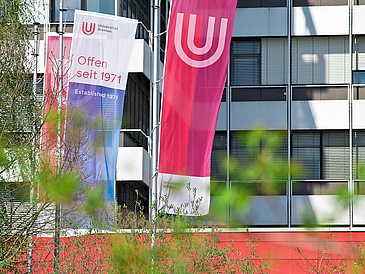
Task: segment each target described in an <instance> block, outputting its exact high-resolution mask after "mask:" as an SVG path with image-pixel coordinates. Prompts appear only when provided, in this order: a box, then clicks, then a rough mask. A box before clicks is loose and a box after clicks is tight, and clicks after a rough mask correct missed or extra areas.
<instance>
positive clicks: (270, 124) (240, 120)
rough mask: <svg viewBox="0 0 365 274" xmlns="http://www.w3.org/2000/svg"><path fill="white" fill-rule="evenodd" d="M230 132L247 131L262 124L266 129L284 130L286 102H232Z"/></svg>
mask: <svg viewBox="0 0 365 274" xmlns="http://www.w3.org/2000/svg"><path fill="white" fill-rule="evenodd" d="M231 117H235V119H231V130H249V129H252V127H253V126H254V125H255V124H258V123H263V124H265V125H266V126H267V128H268V129H280V130H281V129H286V128H287V127H286V124H287V123H286V102H285V101H271V102H269V101H262V102H252V101H251V102H232V103H231Z"/></svg>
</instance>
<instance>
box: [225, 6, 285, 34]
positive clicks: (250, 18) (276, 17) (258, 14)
mask: <svg viewBox="0 0 365 274" xmlns="http://www.w3.org/2000/svg"><path fill="white" fill-rule="evenodd" d="M286 18H287V8H285V7H280V8H238V9H237V10H236V19H235V22H234V28H233V34H232V36H233V37H253V36H256V37H263V36H287V20H286Z"/></svg>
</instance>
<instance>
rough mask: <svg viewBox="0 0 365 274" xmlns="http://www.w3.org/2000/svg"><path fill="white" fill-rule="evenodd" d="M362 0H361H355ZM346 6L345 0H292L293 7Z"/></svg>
mask: <svg viewBox="0 0 365 274" xmlns="http://www.w3.org/2000/svg"><path fill="white" fill-rule="evenodd" d="M355 1H362V0H355ZM339 5H344V6H347V0H293V6H294V7H307V6H339Z"/></svg>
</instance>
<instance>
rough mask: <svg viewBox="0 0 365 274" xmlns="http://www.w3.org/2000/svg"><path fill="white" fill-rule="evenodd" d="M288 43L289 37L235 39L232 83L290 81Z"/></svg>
mask: <svg viewBox="0 0 365 274" xmlns="http://www.w3.org/2000/svg"><path fill="white" fill-rule="evenodd" d="M287 44H288V40H287V38H257V39H251V40H247V39H234V40H232V42H231V53H230V54H231V56H230V57H231V66H230V77H231V79H230V81H231V85H232V86H260V85H263V86H264V85H267V86H274V85H286V84H287V83H288V81H287V77H288V69H287V67H288V64H287V63H288V62H287V55H288V54H287V47H288V45H287Z"/></svg>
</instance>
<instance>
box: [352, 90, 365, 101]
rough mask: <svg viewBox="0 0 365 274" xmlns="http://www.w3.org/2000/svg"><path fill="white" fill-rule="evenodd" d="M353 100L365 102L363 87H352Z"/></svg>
mask: <svg viewBox="0 0 365 274" xmlns="http://www.w3.org/2000/svg"><path fill="white" fill-rule="evenodd" d="M353 89H354V100H365V87H354V88H353Z"/></svg>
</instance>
